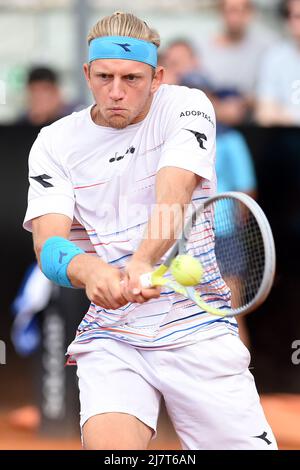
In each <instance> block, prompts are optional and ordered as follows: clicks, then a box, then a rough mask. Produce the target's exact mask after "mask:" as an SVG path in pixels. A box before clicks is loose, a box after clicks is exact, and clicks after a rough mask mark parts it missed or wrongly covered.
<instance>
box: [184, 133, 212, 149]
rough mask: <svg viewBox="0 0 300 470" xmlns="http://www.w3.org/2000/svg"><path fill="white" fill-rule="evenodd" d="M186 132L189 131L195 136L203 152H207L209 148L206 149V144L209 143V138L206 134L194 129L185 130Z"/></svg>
mask: <svg viewBox="0 0 300 470" xmlns="http://www.w3.org/2000/svg"><path fill="white" fill-rule="evenodd" d="M184 130H185V131H189V132H191V133H192V134H194V136H195V137H196V139H197V142H198V144H199V145H200V148H201V149H203V150H207V148H206V147H204V143H205V142H207V137H206V135H205V134H202V132H197V131H193V130H192V129H184Z"/></svg>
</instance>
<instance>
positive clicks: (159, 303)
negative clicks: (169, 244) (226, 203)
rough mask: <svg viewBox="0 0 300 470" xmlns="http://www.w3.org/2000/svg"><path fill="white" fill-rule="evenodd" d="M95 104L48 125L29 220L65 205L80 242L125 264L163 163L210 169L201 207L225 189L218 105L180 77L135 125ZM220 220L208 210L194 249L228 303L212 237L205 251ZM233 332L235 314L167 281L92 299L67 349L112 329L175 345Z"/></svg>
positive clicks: (114, 334)
mask: <svg viewBox="0 0 300 470" xmlns="http://www.w3.org/2000/svg"><path fill="white" fill-rule="evenodd" d="M91 109H92V106H89V107H88V108H86V109H84V110H82V111H80V112H76V113H73V114H71V115H70V116H67V117H64V118H62V119H60V120H59V121H57V122H55V123H54V124H52V125H50V126H48V127H45V128H43V129H42V130H41V132H40V134H39V136H38V137H37V139H36V141H35V143H34V144H33V147H32V149H31V152H30V156H29V183H30V187H29V194H28V208H27V212H26V216H25V220H24V227H25V228H26V229H27V230H31V220H32V219H33V218H35V217H39V216H41V215H44V214H49V213H58V214H64V215H66V216H68V217H69V218H70V219H71V220H72V221H73V224H72V229H71V233H70V240H71V241H73V242H74V243H76V244H77V245H78V246H80V247H81V248H83V249H84V250H85V251H86V252H87V253H94V255H95V256H100V257H101V259H102V260H104V261H106V262H107V263H109V264H111V265H113V266H115V267H118V268H120V269H124V267H125V266H126V262H127V261H128V260H129V259H130V257H131V256H132V254H133V253H134V252H135V251H136V250H137V248H138V246H139V244H140V242H141V239H142V236H143V233H144V231H145V227H146V224H147V221H148V219H149V216H150V214H151V210H152V209H153V207H154V204H155V177H156V174H157V172H158V171H159V170H160V169H161V168H163V167H172V166H173V167H178V168H183V169H186V170H189V171H192V172H194V173H195V174H197V175H199V176H201V177H202V178H201V181H200V183H199V185H198V187H197V188H196V189H195V191H194V193H193V197H192V200H193V201H192V204H193V205H194V206H196V205H197V204H199V203H201V202H203V201H204V200H205V199H206V198H207V197H209V196H211V195H213V194H214V193H215V191H216V178H215V151H216V139H215V130H216V123H215V114H214V110H213V107H212V104H211V102H210V101H209V99H208V98H207V97H206V95H205V94H204V93H202V92H201V91H199V90H194V89H188V88H186V87H179V86H175V85H162V86H161V87H160V88H159V90H158V91H157V92H156V93H155V95H154V98H153V101H152V105H151V108H150V110H149V112H148V115H147V116H146V117H145V119H144V120H143V121H141V122H139V123H137V124H132V125H129V126H127V127H126V128H125V129H114V128H109V127H102V126H99V125H97V124H95V123H94V122H93V120H92V118H91ZM211 229H212V227H211V215H210V214H207V217H206V218H204V219H203V220H202V221H201V223H200V224H199V226H195V227H194V229H193V234H192V238H193V246H192V248H191V252H192V253H193V254H194V255H195V256H200V258H201V262H202V263H205V267H206V271H207V272H210V273H211V275H210V276H209V278H207V279H206V278H205V277H204V278H203V279H202V281H201V283H202V284H201V285H200V286H198V288H199V289H201V290H203V289H204V290H205V300H206V301H207V302H210V303H211V304H212V305H213V306H216V307H220V308H222V307H226V306H227V305H228V302H229V301H230V292H229V290H228V288H227V286H226V285H225V283H224V281H223V280H222V278H221V276H220V273H219V272H218V268H217V265H216V262H215V258H214V247H213V246H211V247H207V244H205V252H204V251H203V250H201V246H202V245H203V243H202V240H203V238H204V237H205V234H206V233H207V231H210V230H211ZM203 246H204V245H203ZM228 332H232V333H234V334H236V333H237V326H236V322H235V320H233V319H229V318H221V317H216V316H212V315H210V314H208V313H206V312H203V311H201V309H200V308H199V307H198V306H196V305H195V304H194V303H193V302H192V301H191V300H187V299H185V298H183V297H182V296H180V295H179V294H176V293H174V292H173V291H171V290H170V289H168V288H164V289H163V290H162V294H161V296H160V298H158V299H151V300H150V301H148V302H146V303H144V304H136V303H128V304H127V305H125V306H123V307H121V308H119V309H117V310H107V309H104V308H102V307H101V306H98V305H95V304H94V303H91V305H90V308H89V310H88V312H87V313H86V315H85V316H84V318H83V320H82V322H81V323H80V325H79V327H78V330H77V334H76V337H75V339H74V341H73V342H72V343H71V345H70V346H69V348H68V351H67V353H68V354H69V355H70V356H72V355H74V354H78V353H81V352H86V351H91V350H96V349H97V348H98V347H101V340H104V339H107V338H113V339H116V340H119V341H123V342H126V343H129V344H131V345H132V346H135V347H138V348H147V349H149V348H152V349H160V348H164V349H168V348H174V347H179V346H183V345H186V344H191V343H193V342H195V341H198V340H199V338H200V339H201V338H205V339H206V338H209V337H214V336H218V335H222V334H225V333H228Z"/></svg>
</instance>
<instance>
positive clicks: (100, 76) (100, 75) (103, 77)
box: [98, 73, 109, 80]
mask: <svg viewBox="0 0 300 470" xmlns="http://www.w3.org/2000/svg"><path fill="white" fill-rule="evenodd" d="M98 77H99V78H101V80H108V78H109V75H107V73H100V74H99V75H98Z"/></svg>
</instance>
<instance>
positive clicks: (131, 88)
mask: <svg viewBox="0 0 300 470" xmlns="http://www.w3.org/2000/svg"><path fill="white" fill-rule="evenodd" d="M84 72H85V76H86V79H87V82H88V85H89V88H90V89H91V91H92V93H93V95H94V98H95V102H96V105H97V106H96V107H95V108H94V109H95V111H94V112H95V113H96V114H95V115H94V116H93V118H94V120H95V122H96V123H97V124H98V125H102V126H108V127H114V128H116V129H123V128H124V127H126V126H128V125H129V124H135V123H137V122H139V121H141V120H143V119H144V118H145V117H146V115H147V113H148V111H149V109H150V106H151V102H152V98H153V93H154V92H155V91H156V90H157V89H158V88H159V85H160V83H161V80H162V74H163V72H162V68H161V67H158V68H157V70H156V73H155V76H153V69H152V67H151V66H150V65H147V64H144V63H142V62H135V61H131V60H121V59H98V60H95V61H93V62H92V63H91V66H90V67H89V66H88V65H87V64H85V65H84Z"/></svg>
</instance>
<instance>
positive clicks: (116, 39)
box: [89, 36, 157, 67]
mask: <svg viewBox="0 0 300 470" xmlns="http://www.w3.org/2000/svg"><path fill="white" fill-rule="evenodd" d="M96 59H125V60H136V61H137V62H144V63H145V64H149V65H151V66H152V67H156V66H157V47H156V46H155V45H154V44H153V43H152V42H148V41H143V40H142V39H136V38H131V37H128V36H103V37H100V38H95V39H93V40H92V41H91V43H90V46H89V63H90V62H92V61H93V60H96Z"/></svg>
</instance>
